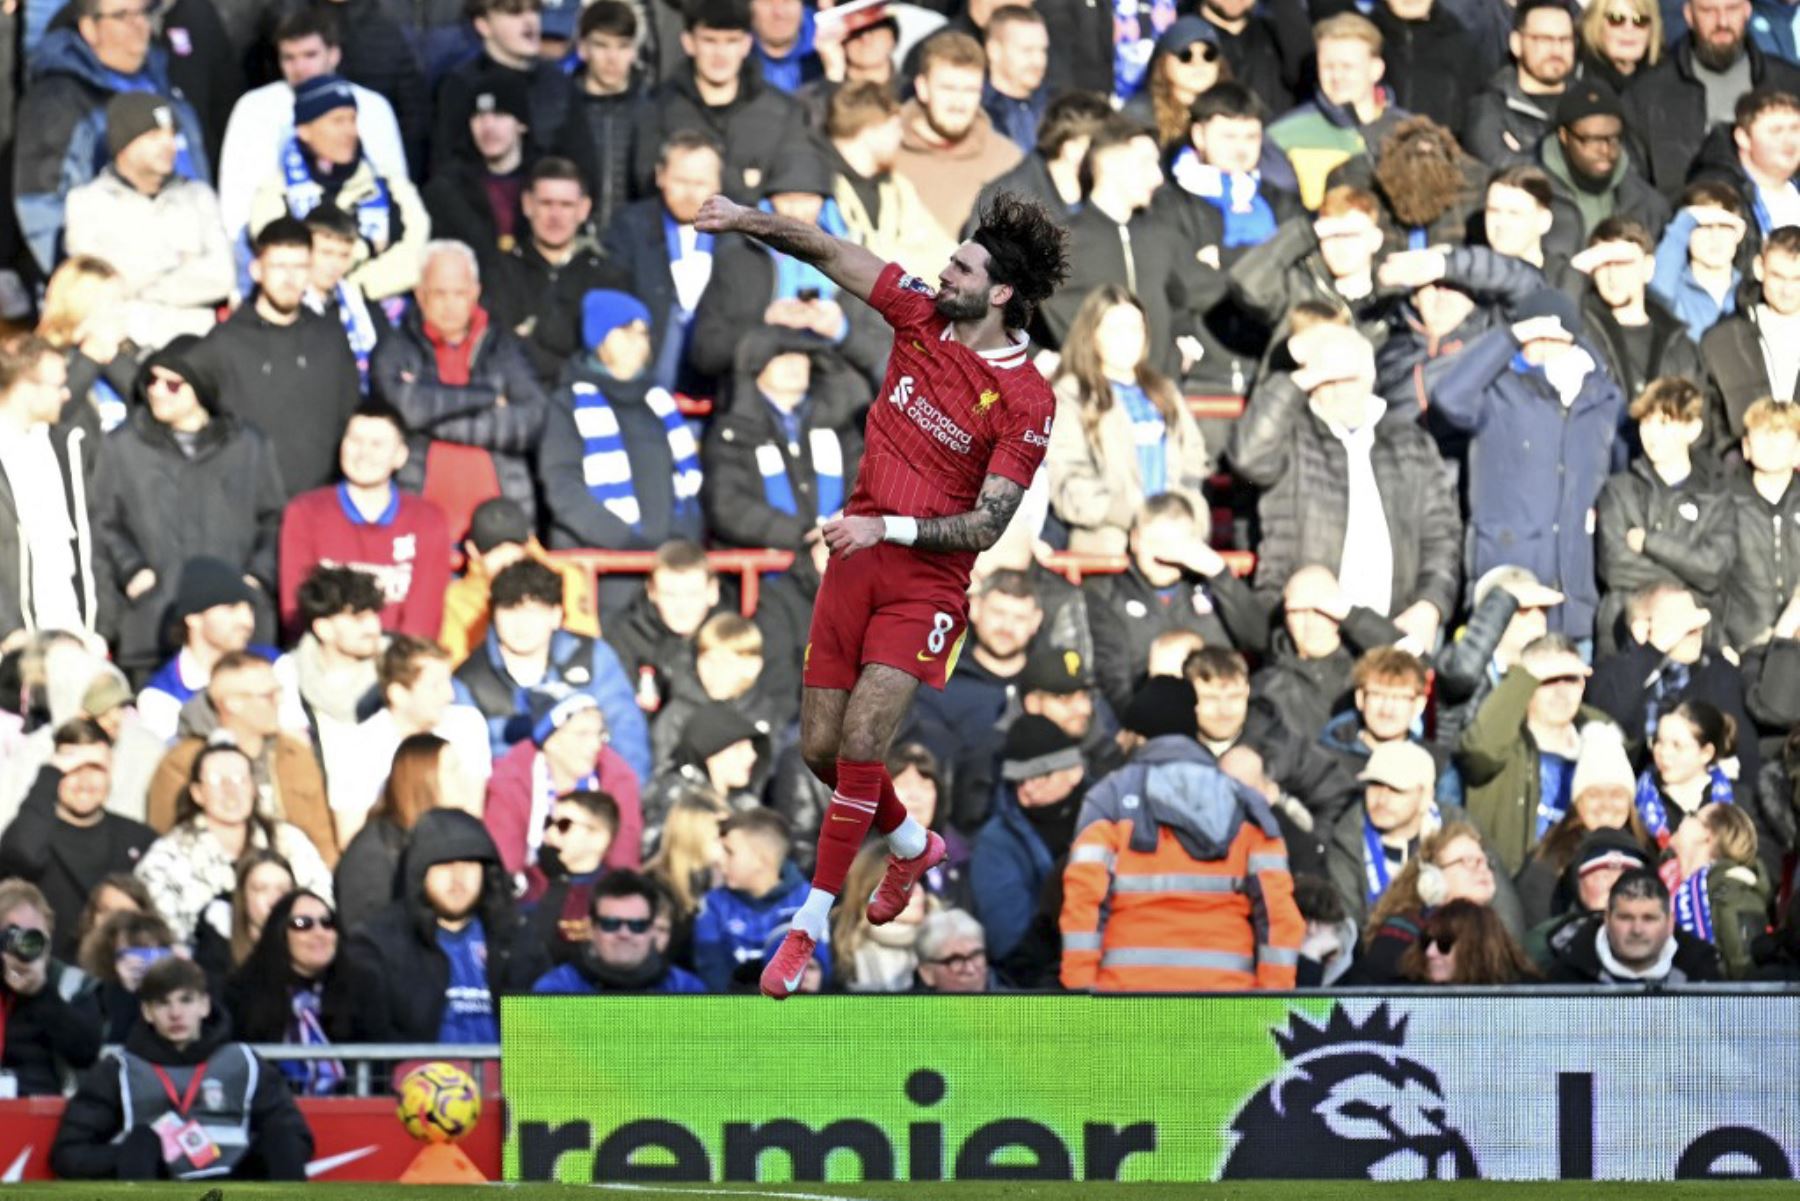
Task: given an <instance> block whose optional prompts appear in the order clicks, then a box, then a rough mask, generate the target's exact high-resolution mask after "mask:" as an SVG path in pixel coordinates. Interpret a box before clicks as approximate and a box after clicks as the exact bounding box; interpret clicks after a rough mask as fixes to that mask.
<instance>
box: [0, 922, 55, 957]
mask: <svg viewBox="0 0 1800 1201" xmlns="http://www.w3.org/2000/svg"><path fill="white" fill-rule="evenodd" d="M49 949H50V940H49V939H48V938H47V937H45V935H44V932H43V931H42V930H33V929H31V928H30V927H28V926H7V927H6V928H5V929H3V930H0V955H11V956H12V957H13V958H14V959H17V960H19V961H20V962H22V963H35V962H37V961H38V960H40V959H42V958H43V957H44V952H45V951H48V950H49Z"/></svg>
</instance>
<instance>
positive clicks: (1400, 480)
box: [1229, 372, 1463, 619]
mask: <svg viewBox="0 0 1800 1201" xmlns="http://www.w3.org/2000/svg"><path fill="white" fill-rule="evenodd" d="M1229 454H1230V457H1231V464H1232V468H1233V470H1234V471H1236V473H1237V474H1238V475H1239V476H1240V477H1242V478H1243V479H1245V480H1248V481H1249V482H1250V483H1253V484H1256V485H1259V486H1260V487H1262V488H1263V493H1262V495H1261V497H1260V498H1259V499H1258V501H1257V514H1258V516H1259V518H1260V520H1261V523H1262V541H1261V543H1260V544H1259V545H1258V547H1257V563H1256V588H1257V591H1258V592H1259V593H1262V594H1264V596H1265V597H1266V598H1267V599H1268V600H1269V601H1270V602H1273V600H1274V597H1275V595H1276V594H1277V593H1279V592H1280V590H1281V589H1282V588H1283V587H1284V586H1286V584H1287V581H1288V577H1290V576H1292V575H1293V574H1294V572H1296V571H1298V570H1299V569H1300V568H1302V567H1305V566H1307V565H1309V564H1314V563H1317V564H1322V565H1324V566H1326V567H1329V568H1331V569H1332V570H1333V571H1334V572H1335V571H1337V570H1338V566H1339V560H1340V558H1341V556H1342V552H1343V547H1344V537H1345V523H1346V521H1347V520H1348V518H1349V505H1350V467H1349V460H1348V455H1347V452H1346V451H1345V449H1344V444H1343V443H1342V442H1340V441H1339V440H1338V439H1337V438H1336V437H1334V436H1333V435H1332V433H1331V431H1330V430H1329V429H1328V428H1327V427H1326V425H1325V423H1324V422H1323V421H1322V420H1320V419H1319V417H1318V416H1317V415H1316V414H1314V413H1313V412H1312V410H1311V408H1310V407H1309V406H1308V404H1307V398H1306V394H1305V393H1303V392H1302V391H1300V389H1299V388H1298V387H1296V386H1295V384H1294V382H1293V378H1292V377H1291V376H1289V375H1287V374H1286V373H1281V372H1277V373H1274V374H1272V375H1270V376H1268V377H1267V378H1266V380H1265V381H1264V382H1262V383H1259V384H1258V385H1257V387H1256V390H1255V392H1253V393H1252V394H1251V397H1250V404H1249V406H1248V407H1247V408H1246V409H1245V411H1244V415H1243V416H1242V417H1241V418H1239V419H1238V423H1237V426H1236V428H1235V429H1233V431H1232V439H1231V448H1230V451H1229ZM1370 462H1371V463H1372V465H1373V467H1374V470H1375V478H1376V480H1377V481H1378V482H1379V484H1380V490H1381V506H1382V512H1383V515H1384V516H1385V517H1386V518H1387V524H1388V539H1389V541H1390V543H1391V545H1392V547H1393V560H1394V570H1393V579H1392V581H1391V585H1390V586H1391V587H1392V590H1393V606H1392V609H1391V611H1392V612H1395V613H1399V612H1401V611H1402V610H1404V609H1406V608H1407V607H1408V606H1410V605H1412V604H1413V603H1414V602H1415V601H1420V600H1424V601H1429V602H1431V604H1432V605H1433V606H1434V607H1435V608H1436V609H1437V611H1438V612H1439V613H1440V614H1441V615H1442V616H1443V617H1444V618H1445V619H1448V618H1449V617H1450V616H1451V615H1453V614H1454V613H1455V612H1456V609H1457V598H1458V596H1459V589H1458V580H1459V579H1460V577H1461V570H1462V557H1463V546H1462V522H1461V520H1460V518H1459V517H1458V514H1457V508H1456V495H1455V492H1454V490H1453V489H1452V488H1451V487H1450V486H1449V473H1448V470H1447V469H1446V468H1445V466H1444V461H1443V458H1442V457H1441V456H1440V455H1439V454H1438V450H1437V447H1436V445H1435V444H1434V443H1433V441H1432V439H1431V435H1429V434H1427V433H1426V432H1425V430H1424V429H1423V428H1422V427H1421V426H1420V425H1419V423H1418V421H1417V419H1416V417H1415V415H1414V414H1413V413H1412V412H1411V411H1409V409H1408V408H1407V407H1405V406H1402V407H1400V408H1397V409H1393V410H1390V411H1389V412H1388V414H1387V415H1386V416H1384V417H1383V418H1381V420H1380V421H1379V423H1378V424H1377V425H1376V427H1375V444H1374V447H1373V449H1372V450H1371V452H1370Z"/></svg>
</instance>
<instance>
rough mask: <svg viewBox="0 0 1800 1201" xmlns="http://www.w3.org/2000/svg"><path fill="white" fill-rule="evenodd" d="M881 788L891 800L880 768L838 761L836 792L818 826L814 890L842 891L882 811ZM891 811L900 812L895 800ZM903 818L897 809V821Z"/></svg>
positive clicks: (889, 784) (884, 770)
mask: <svg viewBox="0 0 1800 1201" xmlns="http://www.w3.org/2000/svg"><path fill="white" fill-rule="evenodd" d="M883 785H886V791H887V794H888V795H889V796H892V795H893V790H894V786H893V783H892V782H891V781H889V780H888V778H887V768H886V767H884V766H883V765H882V764H880V763H858V762H855V761H853V760H849V759H839V760H838V763H837V790H836V791H835V792H833V793H832V795H831V804H830V805H829V806H827V807H826V810H825V817H824V820H822V821H821V822H820V823H819V854H818V863H817V864H816V866H815V867H814V869H813V879H812V882H813V887H814V888H817V889H820V890H822V891H824V892H828V893H831V894H832V895H833V896H836V895H837V894H838V893H840V892H842V891H843V890H844V878H845V877H846V876H848V875H849V874H850V864H851V863H852V862H854V861H855V859H856V853H857V852H858V851H860V850H862V844H863V839H864V838H866V837H868V834H869V825H870V823H871V822H873V821H875V819H876V815H877V814H878V813H879V812H881V810H882V803H881V802H882V799H883V797H882V791H883ZM894 808H896V809H900V802H899V801H898V800H895V801H894ZM905 816H906V811H905V810H904V809H900V817H901V818H902V819H904V818H905ZM894 824H895V825H898V824H899V822H898V821H896V822H895V823H894Z"/></svg>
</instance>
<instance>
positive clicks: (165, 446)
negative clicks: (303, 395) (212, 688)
mask: <svg viewBox="0 0 1800 1201" xmlns="http://www.w3.org/2000/svg"><path fill="white" fill-rule="evenodd" d="M284 500H285V496H284V493H283V491H282V487H281V477H280V474H279V472H278V469H277V467H276V464H275V451H274V448H273V447H271V446H270V445H269V440H268V439H267V438H265V437H264V436H263V435H262V433H261V432H260V431H258V430H257V429H256V428H255V427H253V426H249V425H245V424H244V423H243V422H241V421H239V420H238V419H237V418H236V417H233V416H231V415H230V414H229V413H222V414H220V415H219V416H217V417H214V418H213V419H212V420H211V421H210V422H209V423H208V424H207V426H206V428H205V429H203V430H201V431H200V433H199V436H198V437H197V438H196V440H195V443H194V453H193V456H192V457H191V458H190V457H189V456H187V455H185V454H183V453H182V451H181V448H180V447H179V446H178V445H177V444H176V442H175V436H174V434H172V433H170V432H169V429H168V427H167V426H165V425H163V424H161V423H160V422H158V421H157V420H156V419H155V418H154V417H152V416H151V415H150V410H149V408H148V407H143V406H140V407H137V408H135V409H133V410H132V413H131V417H130V418H129V419H128V420H127V421H126V422H125V424H124V425H122V426H120V427H119V428H118V429H116V430H114V431H113V432H112V433H111V434H109V435H108V436H107V438H106V441H105V443H104V444H103V445H102V448H101V456H100V471H99V479H98V488H97V496H96V498H95V503H94V525H95V529H96V531H97V533H98V536H99V539H100V545H101V547H102V548H103V549H104V550H105V553H106V560H107V566H108V571H109V575H110V578H111V579H112V580H114V581H115V582H116V593H115V595H114V597H113V603H114V604H116V605H117V606H118V611H119V614H120V617H119V661H120V662H121V663H125V664H128V665H131V666H136V667H148V666H151V665H153V664H155V663H156V662H158V661H159V660H160V658H161V641H162V632H163V619H164V617H165V616H166V614H167V611H168V607H169V605H170V604H171V603H172V602H173V601H174V599H175V590H176V588H177V587H178V586H179V585H180V583H181V566H182V564H183V563H186V562H187V561H188V560H189V559H192V558H194V557H196V556H199V555H209V556H211V557H213V558H218V559H223V560H224V561H226V562H227V563H230V564H232V565H233V566H235V567H237V568H238V569H239V570H240V571H242V572H243V573H244V574H246V575H251V576H255V577H256V578H257V580H259V581H261V583H262V586H263V592H264V597H265V599H266V598H268V597H273V596H274V595H275V585H276V575H275V550H276V546H277V544H278V543H279V540H280V535H281V509H282V505H283V502H284ZM146 567H148V568H149V569H150V570H152V571H154V572H155V573H156V587H154V588H152V589H151V590H150V591H148V592H146V593H144V594H143V595H142V596H140V597H138V598H137V599H136V600H135V601H133V600H127V599H126V597H125V595H124V592H123V589H124V586H125V585H126V584H127V583H129V582H130V580H131V577H133V576H134V575H136V574H137V573H138V572H139V571H140V570H142V569H144V568H146ZM270 603H271V604H272V603H273V602H270Z"/></svg>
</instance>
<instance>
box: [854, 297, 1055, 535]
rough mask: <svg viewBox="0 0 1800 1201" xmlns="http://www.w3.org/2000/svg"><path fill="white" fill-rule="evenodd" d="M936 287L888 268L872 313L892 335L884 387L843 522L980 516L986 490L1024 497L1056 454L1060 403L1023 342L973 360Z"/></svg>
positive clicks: (871, 415) (979, 353) (980, 353)
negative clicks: (998, 481) (990, 486)
mask: <svg viewBox="0 0 1800 1201" xmlns="http://www.w3.org/2000/svg"><path fill="white" fill-rule="evenodd" d="M935 295H936V293H935V291H934V289H932V288H931V286H930V285H928V284H926V283H924V282H923V281H922V280H919V279H917V278H915V277H913V276H910V275H906V274H904V273H903V272H902V271H901V270H900V267H899V265H898V264H896V263H889V264H888V265H887V266H886V267H885V268H884V269H883V270H882V272H881V275H880V277H879V278H878V279H877V280H876V281H875V290H874V291H873V292H872V293H870V295H869V303H870V304H871V305H873V306H874V307H875V311H876V312H878V313H880V314H881V315H882V316H883V317H884V318H886V320H887V323H888V324H889V325H891V326H893V327H894V349H893V353H892V354H891V355H890V356H889V358H888V369H887V378H886V379H885V380H883V381H882V385H881V393H880V395H878V396H877V397H876V398H875V403H874V404H873V405H871V406H870V408H869V421H868V428H867V431H866V432H865V434H864V449H863V459H862V466H861V468H859V469H858V471H857V477H856V487H855V489H854V490H853V491H852V492H851V494H850V500H849V502H848V503H847V504H846V505H845V506H844V511H845V512H846V513H853V514H864V513H871V514H883V515H885V514H893V515H895V516H900V517H946V516H949V515H950V514H953V513H966V512H968V511H969V510H971V509H973V508H974V507H975V498H976V497H977V496H978V495H980V493H981V481H982V480H983V479H984V478H985V477H986V476H988V475H989V474H990V473H991V474H994V475H1003V476H1005V477H1006V478H1007V479H1009V480H1012V481H1014V482H1015V483H1017V484H1018V485H1019V486H1020V487H1022V488H1029V487H1030V486H1031V477H1032V476H1033V475H1034V474H1035V473H1036V472H1037V469H1038V464H1040V463H1042V462H1043V461H1044V452H1045V451H1046V450H1048V449H1049V446H1050V422H1051V419H1052V418H1053V417H1054V416H1055V415H1056V398H1055V397H1054V396H1053V395H1052V394H1051V392H1050V385H1048V384H1047V383H1045V382H1044V377H1043V376H1042V375H1039V374H1038V370H1037V368H1036V367H1033V366H1032V365H1031V362H1030V359H1029V358H1028V357H1027V355H1026V347H1027V344H1028V339H1027V338H1026V337H1025V336H1024V335H1023V334H1021V335H1019V340H1018V341H1017V342H1015V343H1014V344H1013V345H1011V346H1007V347H1003V348H1001V349H999V350H989V351H974V350H970V349H969V348H967V347H966V346H964V345H962V344H961V343H960V342H958V341H956V339H955V338H954V337H952V335H951V328H950V322H949V321H946V320H945V319H944V318H942V317H940V316H938V313H937V309H936V308H935V307H934V305H933V297H934V296H935Z"/></svg>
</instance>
